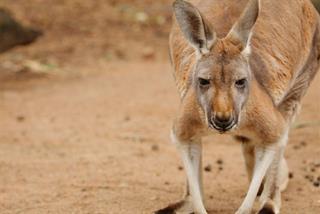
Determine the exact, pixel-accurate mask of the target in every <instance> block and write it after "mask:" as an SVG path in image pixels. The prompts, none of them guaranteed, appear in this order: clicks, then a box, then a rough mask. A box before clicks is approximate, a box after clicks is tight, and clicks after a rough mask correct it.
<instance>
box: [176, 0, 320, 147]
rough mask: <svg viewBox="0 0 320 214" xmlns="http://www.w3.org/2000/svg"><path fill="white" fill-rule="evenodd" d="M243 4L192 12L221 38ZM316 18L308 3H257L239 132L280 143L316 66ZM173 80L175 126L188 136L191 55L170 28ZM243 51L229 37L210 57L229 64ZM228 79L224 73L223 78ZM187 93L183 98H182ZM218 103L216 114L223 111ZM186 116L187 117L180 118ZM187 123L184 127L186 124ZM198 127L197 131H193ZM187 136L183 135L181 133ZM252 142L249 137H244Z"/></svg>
mask: <svg viewBox="0 0 320 214" xmlns="http://www.w3.org/2000/svg"><path fill="white" fill-rule="evenodd" d="M247 2H248V1H247V0H240V1H233V0H224V1H223V2H221V1H211V0H210V1H209V0H202V1H200V3H199V4H198V5H197V8H198V9H199V10H200V11H201V12H202V14H203V15H204V16H205V17H206V20H207V21H208V22H209V23H211V25H212V27H213V28H214V29H215V31H216V33H217V35H218V36H219V37H224V36H226V34H227V33H228V31H229V30H230V28H231V26H232V25H233V24H234V22H235V21H236V20H237V18H238V17H239V16H240V13H241V12H242V10H243V9H244V7H245V6H246V4H247ZM318 27H319V23H318V14H317V11H316V10H315V9H314V8H313V6H312V4H311V3H310V2H309V1H308V0H294V2H292V0H283V1H277V0H262V1H261V9H260V13H259V17H258V20H257V22H256V24H255V26H254V29H253V36H252V39H251V51H252V54H251V57H250V65H251V69H252V72H253V74H254V78H253V80H252V88H251V91H250V96H249V100H248V102H247V104H246V107H245V110H244V112H245V116H243V121H242V123H241V127H240V129H239V130H243V131H245V132H246V131H248V132H250V134H252V133H254V134H253V135H254V136H253V137H254V138H260V139H265V141H264V142H263V143H272V142H274V140H275V139H277V138H279V136H280V135H281V133H282V132H283V130H284V129H285V127H287V123H288V121H291V120H292V117H293V116H294V115H295V114H296V111H297V109H298V107H296V105H298V104H297V103H299V102H300V100H301V98H302V95H303V94H304V93H305V91H306V88H307V87H308V85H309V84H310V82H311V80H312V78H313V77H314V75H315V73H316V71H317V68H318V66H319V62H318V60H317V58H318V55H319V47H318V46H319V45H318V43H319V42H318V41H319V35H318V30H317V29H318ZM170 50H171V57H172V62H173V66H174V77H175V80H176V84H177V87H178V90H179V92H180V94H181V97H183V98H182V111H181V113H180V116H179V118H181V120H179V118H178V119H177V122H176V123H175V127H181V129H180V128H176V130H177V131H178V136H179V135H181V138H183V139H185V138H187V137H192V135H193V134H198V133H196V131H195V130H200V129H206V127H201V124H202V125H204V122H203V121H202V122H201V114H202V113H201V110H199V107H198V105H197V101H196V100H197V99H196V96H197V95H196V93H195V92H194V91H193V89H192V87H191V78H192V77H191V76H192V71H193V67H194V65H195V62H196V59H195V55H196V54H195V52H194V49H193V48H192V47H190V45H189V44H188V43H187V41H186V40H185V39H184V38H183V35H182V34H181V32H180V30H179V28H178V26H177V25H176V24H175V23H174V25H173V29H172V33H171V35H170ZM242 50H243V47H242V46H241V45H240V44H239V43H236V42H235V41H234V40H233V38H231V37H229V38H225V39H222V40H219V41H218V42H217V44H215V45H214V46H213V48H212V50H211V51H210V55H213V56H215V58H217V57H216V56H218V55H219V56H220V57H218V59H219V60H222V61H224V62H225V63H227V62H228V60H229V59H232V58H235V57H237V56H239V53H240V52H241V51H242ZM226 75H228V74H226ZM186 93H188V95H186V96H185V97H184V95H185V94H186ZM226 106H227V105H224V104H223V103H222V102H219V101H218V102H216V106H215V108H216V109H219V108H223V110H224V111H228V109H225V108H227V107H226ZM184 115H187V116H184ZM186 121H189V122H186ZM195 127H197V128H195ZM186 133H188V134H186ZM248 137H251V136H248Z"/></svg>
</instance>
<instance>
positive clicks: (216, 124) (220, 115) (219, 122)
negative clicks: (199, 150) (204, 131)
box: [210, 112, 236, 132]
mask: <svg viewBox="0 0 320 214" xmlns="http://www.w3.org/2000/svg"><path fill="white" fill-rule="evenodd" d="M235 124H236V123H235V118H234V116H233V114H232V113H229V112H217V113H214V114H213V116H212V117H211V119H210V125H211V126H212V127H213V128H215V129H217V130H218V131H222V132H225V131H229V130H230V129H231V128H232V127H233V126H234V125H235Z"/></svg>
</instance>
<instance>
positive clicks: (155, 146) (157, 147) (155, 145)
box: [151, 144, 159, 151]
mask: <svg viewBox="0 0 320 214" xmlns="http://www.w3.org/2000/svg"><path fill="white" fill-rule="evenodd" d="M151 150H152V151H159V146H158V145H157V144H153V145H152V146H151Z"/></svg>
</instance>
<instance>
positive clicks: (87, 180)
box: [0, 63, 320, 214]
mask: <svg viewBox="0 0 320 214" xmlns="http://www.w3.org/2000/svg"><path fill="white" fill-rule="evenodd" d="M83 69H84V70H85V69H86V68H83ZM88 69H89V68H88ZM91 69H94V70H96V72H93V73H94V74H92V75H90V76H89V77H86V78H77V79H74V80H71V81H63V82H52V81H48V84H46V85H45V84H39V85H38V86H37V85H35V86H34V87H32V88H29V89H19V90H15V89H6V90H3V91H1V92H0V118H1V122H0V130H1V132H0V213H1V214H9V213H10V214H11V213H23V214H28V213H90V214H92V213H111V214H112V213H121V214H122V213H123V214H126V213H128V214H134V213H152V211H154V210H156V209H158V208H161V207H163V206H165V205H166V204H167V203H169V202H173V201H175V200H178V199H179V198H180V196H181V195H182V192H183V184H184V178H185V177H184V172H183V171H182V170H181V169H179V166H181V162H180V159H179V157H178V155H177V153H176V151H175V148H174V146H172V145H171V144H170V143H169V138H168V132H169V129H170V125H171V120H172V118H173V117H174V114H175V112H176V110H177V108H178V96H177V93H176V90H175V88H174V85H173V81H172V77H171V74H170V67H169V65H168V64H167V63H145V64H139V63H136V64H124V65H118V66H115V65H108V66H104V67H102V68H91ZM102 69H103V70H104V71H103V72H100V71H99V70H102ZM49 83H50V84H49ZM319 85H320V75H318V76H317V79H316V80H315V81H314V82H313V84H312V87H311V90H310V91H309V93H308V95H307V97H306V99H305V100H304V107H303V110H302V114H301V116H300V117H299V118H298V121H299V122H305V121H320V113H319V109H320V89H319ZM319 139H320V126H317V125H312V124H311V125H309V126H307V127H304V128H300V129H295V130H293V131H292V132H291V135H290V143H289V146H288V149H287V153H286V156H287V158H288V161H289V165H290V168H291V171H292V173H293V178H292V179H291V182H290V184H289V188H288V190H287V191H286V192H285V193H284V194H283V209H282V211H283V212H282V213H283V214H289V213H290V214H295V213H296V214H317V213H320V187H315V186H314V185H313V184H312V183H311V182H309V181H308V180H307V179H306V178H305V176H306V175H313V176H314V177H315V178H316V177H317V176H320V168H316V167H312V163H319V164H320V156H319V154H320V140H319ZM218 159H222V160H223V166H222V169H219V166H220V165H218V164H217V163H216V161H217V160H218ZM208 164H210V165H211V168H212V169H211V171H210V172H204V179H205V199H206V204H207V208H208V210H209V213H219V214H230V213H234V211H235V210H236V209H237V207H238V206H239V205H240V203H241V200H242V198H243V197H244V194H245V192H246V188H247V180H246V175H245V170H244V164H243V160H242V157H241V150H240V146H239V145H238V144H236V143H235V142H234V141H233V140H232V139H231V138H230V137H224V138H222V136H214V137H210V138H207V139H206V140H205V151H204V165H205V166H206V165H208Z"/></svg>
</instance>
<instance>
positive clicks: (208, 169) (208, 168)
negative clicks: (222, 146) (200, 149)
mask: <svg viewBox="0 0 320 214" xmlns="http://www.w3.org/2000/svg"><path fill="white" fill-rule="evenodd" d="M211 170H212V167H211V165H210V164H208V165H207V166H205V167H204V171H206V172H211Z"/></svg>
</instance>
